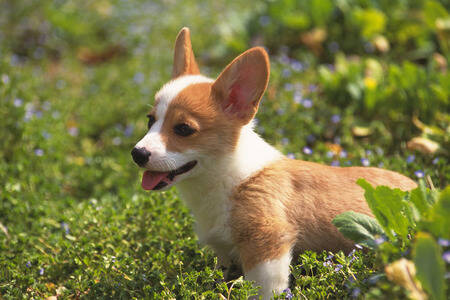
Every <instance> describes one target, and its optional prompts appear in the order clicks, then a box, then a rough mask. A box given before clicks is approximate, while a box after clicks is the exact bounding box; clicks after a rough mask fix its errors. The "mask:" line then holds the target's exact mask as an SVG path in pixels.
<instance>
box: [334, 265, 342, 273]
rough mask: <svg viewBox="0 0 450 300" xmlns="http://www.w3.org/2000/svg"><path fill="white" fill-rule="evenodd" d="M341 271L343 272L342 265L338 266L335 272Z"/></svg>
mask: <svg viewBox="0 0 450 300" xmlns="http://www.w3.org/2000/svg"><path fill="white" fill-rule="evenodd" d="M340 270H342V265H341V264H337V265H336V267H335V268H334V271H335V272H339V271H340Z"/></svg>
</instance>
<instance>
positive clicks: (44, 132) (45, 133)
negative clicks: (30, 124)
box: [42, 130, 52, 140]
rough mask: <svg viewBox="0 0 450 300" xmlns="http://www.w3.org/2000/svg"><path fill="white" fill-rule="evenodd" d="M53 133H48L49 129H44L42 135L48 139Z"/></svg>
mask: <svg viewBox="0 0 450 300" xmlns="http://www.w3.org/2000/svg"><path fill="white" fill-rule="evenodd" d="M51 136H52V135H51V134H50V133H48V132H47V131H45V130H44V131H42V137H43V138H44V139H46V140H48V139H49V138H50V137H51Z"/></svg>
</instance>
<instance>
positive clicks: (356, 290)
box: [351, 288, 361, 298]
mask: <svg viewBox="0 0 450 300" xmlns="http://www.w3.org/2000/svg"><path fill="white" fill-rule="evenodd" d="M359 294H361V290H360V289H359V288H355V289H353V291H352V294H351V296H352V298H357V297H358V296H359Z"/></svg>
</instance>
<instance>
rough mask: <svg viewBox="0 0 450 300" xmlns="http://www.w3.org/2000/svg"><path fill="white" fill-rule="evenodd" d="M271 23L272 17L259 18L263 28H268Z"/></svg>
mask: <svg viewBox="0 0 450 300" xmlns="http://www.w3.org/2000/svg"><path fill="white" fill-rule="evenodd" d="M269 23H270V17H269V16H261V17H259V24H260V25H261V26H262V27H266V26H267V25H269Z"/></svg>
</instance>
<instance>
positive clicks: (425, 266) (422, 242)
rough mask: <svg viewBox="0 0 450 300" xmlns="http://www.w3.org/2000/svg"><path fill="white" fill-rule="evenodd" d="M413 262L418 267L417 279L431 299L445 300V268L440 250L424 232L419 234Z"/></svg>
mask: <svg viewBox="0 0 450 300" xmlns="http://www.w3.org/2000/svg"><path fill="white" fill-rule="evenodd" d="M413 260H414V264H415V265H416V272H417V275H416V276H417V279H419V281H420V282H421V283H422V286H423V288H424V289H425V290H426V291H427V292H428V293H429V294H430V296H431V299H438V300H439V299H444V295H445V288H446V286H445V281H444V275H445V266H444V262H443V260H442V258H441V253H440V248H439V246H438V244H437V243H436V241H435V240H434V239H433V238H432V237H431V235H429V234H427V233H423V232H419V233H418V234H417V237H416V242H415V244H414V251H413Z"/></svg>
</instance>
